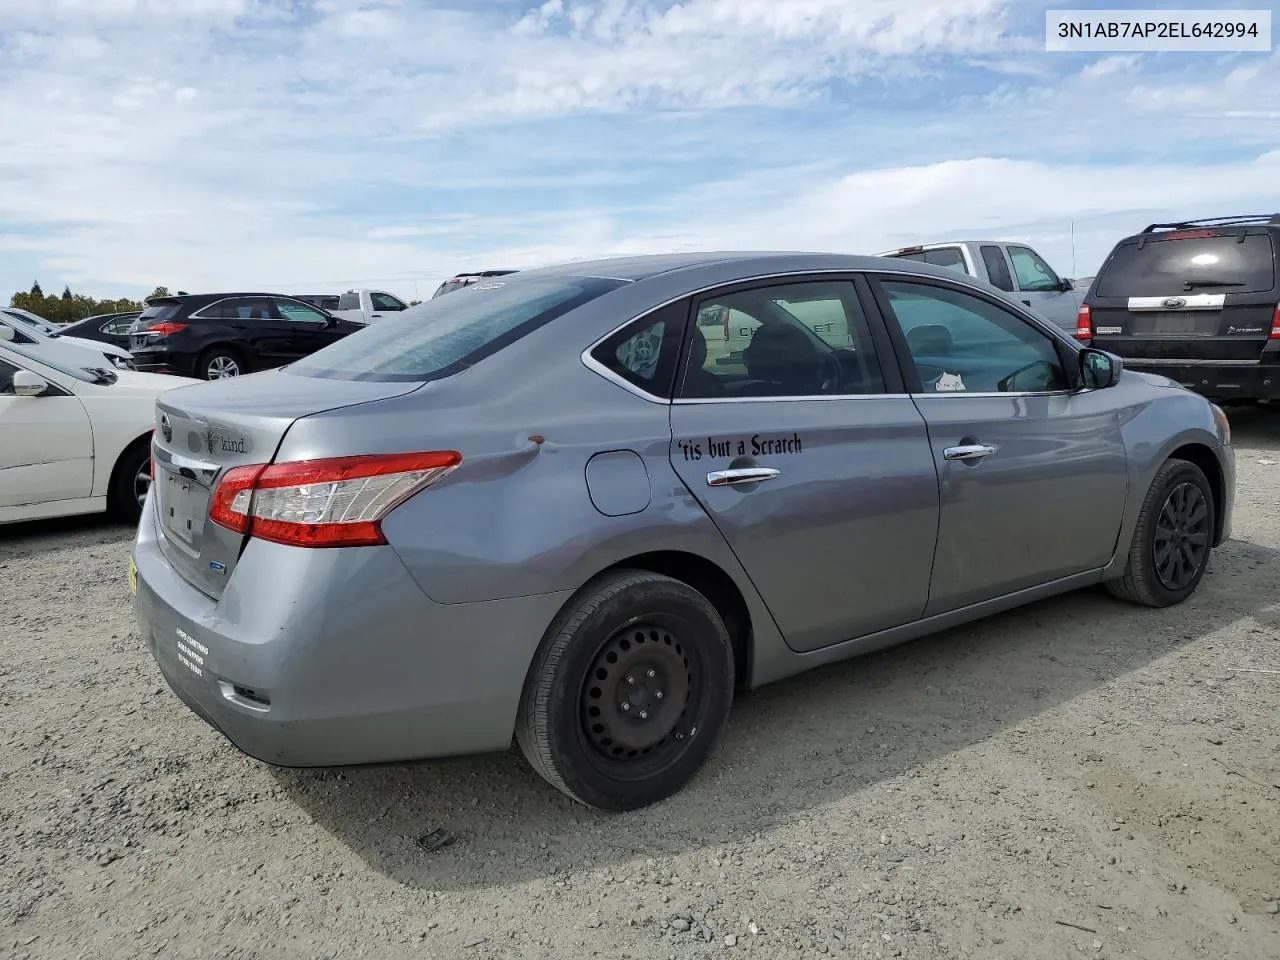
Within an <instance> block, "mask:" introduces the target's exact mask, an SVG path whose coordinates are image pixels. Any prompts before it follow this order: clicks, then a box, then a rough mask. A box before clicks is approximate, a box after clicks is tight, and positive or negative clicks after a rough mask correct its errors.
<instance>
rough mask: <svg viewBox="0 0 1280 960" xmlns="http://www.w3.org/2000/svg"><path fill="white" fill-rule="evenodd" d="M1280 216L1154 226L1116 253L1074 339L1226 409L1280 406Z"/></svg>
mask: <svg viewBox="0 0 1280 960" xmlns="http://www.w3.org/2000/svg"><path fill="white" fill-rule="evenodd" d="M1278 251H1280V214H1261V215H1255V216H1238V217H1213V218H1210V219H1207V220H1188V221H1184V222H1181V223H1153V224H1151V225H1150V226H1149V227H1147V228H1146V229H1145V230H1143V231H1142V232H1141V233H1139V234H1135V235H1134V236H1132V237H1126V238H1125V239H1123V240H1121V241H1120V242H1119V243H1118V244H1116V246H1115V248H1114V249H1113V250H1112V251H1111V253H1110V254H1109V255H1108V257H1107V259H1106V261H1105V262H1104V263H1103V265H1102V269H1101V270H1099V271H1098V275H1097V276H1096V277H1095V278H1094V280H1093V284H1092V286H1091V287H1090V289H1089V293H1088V294H1087V295H1086V296H1085V298H1084V302H1083V304H1082V305H1081V307H1080V314H1079V317H1078V318H1077V321H1076V338H1077V339H1078V340H1083V341H1085V342H1087V343H1089V344H1090V345H1091V346H1094V347H1099V348H1101V349H1103V350H1107V351H1109V352H1111V353H1114V354H1118V355H1119V356H1121V357H1122V358H1124V363H1125V366H1126V367H1130V368H1132V369H1135V370H1146V371H1149V372H1152V373H1159V374H1162V375H1163V376H1166V377H1169V378H1170V379H1172V380H1176V381H1177V382H1179V383H1181V384H1182V385H1183V386H1185V387H1187V388H1189V389H1191V390H1194V391H1196V392H1197V393H1200V394H1203V395H1204V396H1207V397H1209V398H1211V399H1213V400H1217V401H1219V402H1231V401H1239V402H1256V401H1259V400H1275V399H1280V268H1278V266H1277V252H1278Z"/></svg>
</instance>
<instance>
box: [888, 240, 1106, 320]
mask: <svg viewBox="0 0 1280 960" xmlns="http://www.w3.org/2000/svg"><path fill="white" fill-rule="evenodd" d="M877 256H881V257H895V258H897V259H901V260H918V261H921V262H923V263H931V264H933V265H934V266H938V267H948V268H950V269H952V270H955V271H956V272H957V273H967V274H969V275H970V276H973V277H977V278H979V279H980V280H985V281H987V283H989V284H991V285H992V286H994V287H998V288H999V289H1001V290H1004V291H1006V292H1007V293H1008V294H1009V295H1010V296H1011V297H1015V298H1017V299H1018V300H1021V301H1022V302H1023V303H1024V304H1025V305H1026V306H1028V307H1030V308H1031V309H1032V310H1033V311H1035V312H1036V313H1038V314H1040V316H1042V317H1044V318H1045V319H1046V320H1049V321H1051V322H1052V323H1055V324H1057V325H1058V326H1059V327H1061V328H1063V329H1064V330H1067V331H1069V332H1072V333H1074V332H1075V329H1076V314H1077V312H1078V311H1079V310H1080V304H1081V303H1082V302H1083V301H1084V295H1085V294H1086V293H1087V292H1088V284H1087V283H1086V284H1084V285H1083V286H1081V285H1078V284H1076V283H1075V282H1074V281H1072V280H1069V279H1067V278H1065V277H1060V276H1059V275H1058V274H1057V272H1055V271H1054V269H1053V268H1052V267H1051V266H1049V264H1048V262H1047V261H1046V260H1045V259H1044V257H1042V256H1040V254H1038V253H1036V252H1035V251H1034V250H1032V249H1031V248H1030V247H1028V246H1027V245H1026V244H1024V243H1008V242H1005V241H997V240H953V241H950V242H946V243H925V244H920V245H918V246H912V247H902V248H900V249H898V250H889V251H886V252H885V253H881V254H877Z"/></svg>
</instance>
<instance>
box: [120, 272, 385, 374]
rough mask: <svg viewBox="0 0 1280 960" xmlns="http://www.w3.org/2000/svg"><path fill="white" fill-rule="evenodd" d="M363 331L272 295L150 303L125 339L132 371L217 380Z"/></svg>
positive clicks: (282, 361)
mask: <svg viewBox="0 0 1280 960" xmlns="http://www.w3.org/2000/svg"><path fill="white" fill-rule="evenodd" d="M363 329H365V327H364V324H360V323H351V322H350V321H347V320H343V319H341V318H339V317H334V316H330V315H329V314H327V313H325V312H324V311H323V310H319V309H317V308H316V307H313V306H311V305H310V304H309V303H304V302H302V301H301V300H299V299H297V298H295V297H285V296H280V295H279V294H274V293H201V294H187V295H184V296H176V297H155V298H153V299H150V300H148V301H147V302H146V304H145V309H143V311H142V315H141V316H140V317H138V319H137V320H136V321H135V322H134V324H133V327H132V329H131V330H130V331H129V352H130V353H132V354H133V357H134V362H135V364H136V365H137V368H138V369H139V370H145V371H149V372H151V373H172V374H177V375H179V376H187V377H197V378H199V379H201V380H221V379H223V378H225V377H238V376H240V375H241V374H242V373H251V372H253V371H255V370H266V369H269V368H272V367H281V366H284V365H285V364H287V363H292V362H293V361H294V360H298V359H301V358H302V357H305V356H308V355H309V354H312V353H315V352H316V351H317V350H319V349H320V348H321V347H327V346H328V345H329V344H331V343H333V342H334V341H335V340H340V339H342V338H343V337H345V336H347V335H348V334H351V333H355V332H356V331H357V330H363Z"/></svg>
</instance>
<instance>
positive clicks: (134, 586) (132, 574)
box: [129, 557, 138, 594]
mask: <svg viewBox="0 0 1280 960" xmlns="http://www.w3.org/2000/svg"><path fill="white" fill-rule="evenodd" d="M129 592H130V593H134V594H136V593H137V592H138V565H137V564H136V563H134V562H133V557H130V558H129Z"/></svg>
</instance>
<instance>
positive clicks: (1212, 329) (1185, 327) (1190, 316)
mask: <svg viewBox="0 0 1280 960" xmlns="http://www.w3.org/2000/svg"><path fill="white" fill-rule="evenodd" d="M1219 320H1220V315H1219V314H1218V313H1206V312H1203V311H1196V312H1195V313H1159V314H1156V315H1155V316H1150V315H1148V316H1145V317H1144V316H1142V315H1141V314H1139V315H1138V316H1136V317H1134V319H1133V322H1132V323H1131V324H1130V327H1131V331H1132V333H1134V334H1138V335H1141V334H1144V333H1146V334H1159V335H1164V336H1174V337H1212V336H1216V335H1217V333H1218V326H1219Z"/></svg>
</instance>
